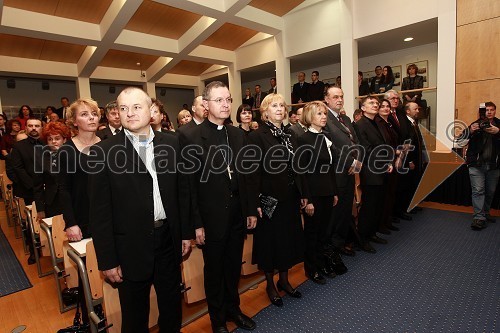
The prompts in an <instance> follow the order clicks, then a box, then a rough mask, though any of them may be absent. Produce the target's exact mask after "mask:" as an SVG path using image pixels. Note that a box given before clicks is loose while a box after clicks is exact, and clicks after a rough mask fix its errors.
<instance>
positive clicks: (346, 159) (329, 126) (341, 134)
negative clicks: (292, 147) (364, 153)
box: [325, 110, 359, 187]
mask: <svg viewBox="0 0 500 333" xmlns="http://www.w3.org/2000/svg"><path fill="white" fill-rule="evenodd" d="M340 116H341V117H342V119H343V120H344V123H345V126H346V127H347V129H346V127H344V126H343V125H342V124H341V123H340V121H339V120H338V119H337V118H336V117H335V116H334V115H333V113H332V112H331V111H330V110H328V119H327V121H326V127H325V132H327V133H328V135H329V136H330V138H331V140H332V141H333V144H334V145H335V147H337V148H338V149H339V150H340V151H341V154H340V156H339V161H338V163H339V164H340V166H337V167H336V168H337V170H338V171H341V172H337V173H336V180H337V186H339V187H343V186H346V185H347V184H348V182H349V179H350V178H354V175H349V174H348V171H349V168H350V167H351V165H352V163H353V162H354V159H356V158H357V155H358V152H357V149H353V148H355V145H357V144H358V143H359V141H358V136H357V135H356V131H355V130H354V127H353V125H352V123H351V119H349V117H348V116H346V115H340ZM349 134H351V135H352V139H353V140H352V141H351V138H350V136H349Z"/></svg>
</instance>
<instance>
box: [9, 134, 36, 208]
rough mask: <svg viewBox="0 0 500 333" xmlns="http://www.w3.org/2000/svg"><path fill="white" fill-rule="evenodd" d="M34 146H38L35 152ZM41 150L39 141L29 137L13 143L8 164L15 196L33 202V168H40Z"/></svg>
mask: <svg viewBox="0 0 500 333" xmlns="http://www.w3.org/2000/svg"><path fill="white" fill-rule="evenodd" d="M35 145H38V146H39V149H36V150H35ZM41 148H42V145H41V143H40V141H38V140H35V139H33V138H31V137H28V138H27V139H24V140H21V141H18V142H16V143H14V145H13V147H12V151H11V153H10V158H9V164H10V167H11V168H12V171H13V173H14V174H15V177H14V179H12V181H13V182H14V195H15V196H17V197H21V198H24V199H28V200H33V185H34V182H33V179H34V177H35V167H36V169H37V170H40V168H41V167H40V156H41ZM35 153H36V156H35ZM35 163H36V164H37V165H36V166H35ZM26 204H31V203H26Z"/></svg>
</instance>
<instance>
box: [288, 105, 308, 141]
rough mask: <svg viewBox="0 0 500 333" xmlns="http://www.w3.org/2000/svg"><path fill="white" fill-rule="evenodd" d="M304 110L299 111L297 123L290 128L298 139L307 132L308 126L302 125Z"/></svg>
mask: <svg viewBox="0 0 500 333" xmlns="http://www.w3.org/2000/svg"><path fill="white" fill-rule="evenodd" d="M302 110H303V108H300V109H298V110H297V122H296V123H295V124H293V125H291V126H290V130H291V131H292V132H293V133H295V135H297V137H299V136H301V135H302V134H304V133H305V132H307V127H306V125H304V124H302V121H301V120H302Z"/></svg>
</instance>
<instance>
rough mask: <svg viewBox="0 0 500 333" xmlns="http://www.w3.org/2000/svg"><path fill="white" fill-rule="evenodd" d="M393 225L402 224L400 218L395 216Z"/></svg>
mask: <svg viewBox="0 0 500 333" xmlns="http://www.w3.org/2000/svg"><path fill="white" fill-rule="evenodd" d="M392 223H401V220H400V219H399V217H396V216H393V217H392Z"/></svg>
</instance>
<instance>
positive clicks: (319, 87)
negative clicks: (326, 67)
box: [307, 71, 325, 102]
mask: <svg viewBox="0 0 500 333" xmlns="http://www.w3.org/2000/svg"><path fill="white" fill-rule="evenodd" d="M311 80H312V82H311V84H309V86H308V87H307V101H309V102H310V101H322V100H323V96H324V92H325V84H324V83H323V81H320V80H319V72H318V71H313V72H312V74H311Z"/></svg>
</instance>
